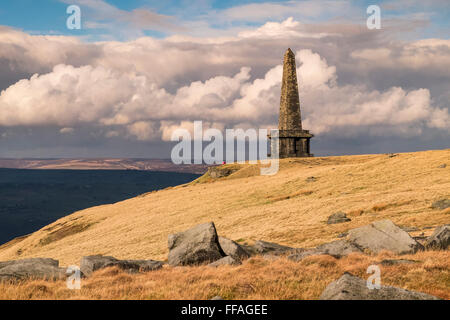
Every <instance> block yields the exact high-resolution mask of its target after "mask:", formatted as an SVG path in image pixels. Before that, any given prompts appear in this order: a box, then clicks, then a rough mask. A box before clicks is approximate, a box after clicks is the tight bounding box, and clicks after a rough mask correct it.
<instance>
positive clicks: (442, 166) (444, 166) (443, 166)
mask: <svg viewBox="0 0 450 320" xmlns="http://www.w3.org/2000/svg"><path fill="white" fill-rule="evenodd" d="M438 168H440V169H444V168H447V165H446V164H445V163H443V164H441V165H440V166H439V167H438Z"/></svg>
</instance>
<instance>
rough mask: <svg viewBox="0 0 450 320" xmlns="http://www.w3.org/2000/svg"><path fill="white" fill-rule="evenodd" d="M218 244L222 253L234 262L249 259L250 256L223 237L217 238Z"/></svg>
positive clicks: (237, 245)
mask: <svg viewBox="0 0 450 320" xmlns="http://www.w3.org/2000/svg"><path fill="white" fill-rule="evenodd" d="M219 244H220V247H221V248H222V250H223V252H224V253H225V254H226V255H227V256H231V257H233V258H234V259H236V260H243V259H247V258H250V254H249V253H248V252H247V251H245V250H244V248H242V247H241V246H240V245H239V244H237V243H236V242H234V241H233V240H230V239H227V238H224V237H219Z"/></svg>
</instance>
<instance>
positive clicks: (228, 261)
mask: <svg viewBox="0 0 450 320" xmlns="http://www.w3.org/2000/svg"><path fill="white" fill-rule="evenodd" d="M239 264H242V263H241V261H240V260H236V259H234V258H233V257H230V256H226V257H223V258H222V259H219V260H217V261H214V262H212V263H210V264H208V267H219V266H234V265H239Z"/></svg>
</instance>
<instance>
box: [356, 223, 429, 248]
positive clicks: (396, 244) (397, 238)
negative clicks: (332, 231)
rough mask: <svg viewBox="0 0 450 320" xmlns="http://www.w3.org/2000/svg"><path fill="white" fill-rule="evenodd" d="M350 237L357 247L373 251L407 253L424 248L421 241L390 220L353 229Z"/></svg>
mask: <svg viewBox="0 0 450 320" xmlns="http://www.w3.org/2000/svg"><path fill="white" fill-rule="evenodd" d="M348 238H349V241H350V242H351V243H352V244H353V245H355V246H356V247H358V248H360V249H362V250H369V251H370V252H373V253H378V252H380V251H382V250H388V251H392V252H393V253H396V254H407V253H415V252H417V251H418V250H420V249H423V246H422V245H421V244H420V243H418V242H417V241H416V240H414V239H413V238H411V236H410V235H409V234H408V233H407V232H405V231H404V230H402V229H401V228H399V227H398V226H396V225H395V224H394V223H393V222H392V221H390V220H380V221H375V222H373V223H371V224H369V225H366V226H363V227H360V228H356V229H352V230H350V231H349V235H348Z"/></svg>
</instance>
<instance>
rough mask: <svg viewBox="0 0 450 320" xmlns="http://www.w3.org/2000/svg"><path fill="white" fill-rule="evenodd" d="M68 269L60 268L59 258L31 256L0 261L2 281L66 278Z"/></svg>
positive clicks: (0, 279)
mask: <svg viewBox="0 0 450 320" xmlns="http://www.w3.org/2000/svg"><path fill="white" fill-rule="evenodd" d="M65 272H66V269H64V268H59V262H58V261H57V260H53V259H48V258H31V259H23V260H13V261H5V262H0V281H2V280H24V279H44V280H58V279H64V278H65V277H66V275H65Z"/></svg>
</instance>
